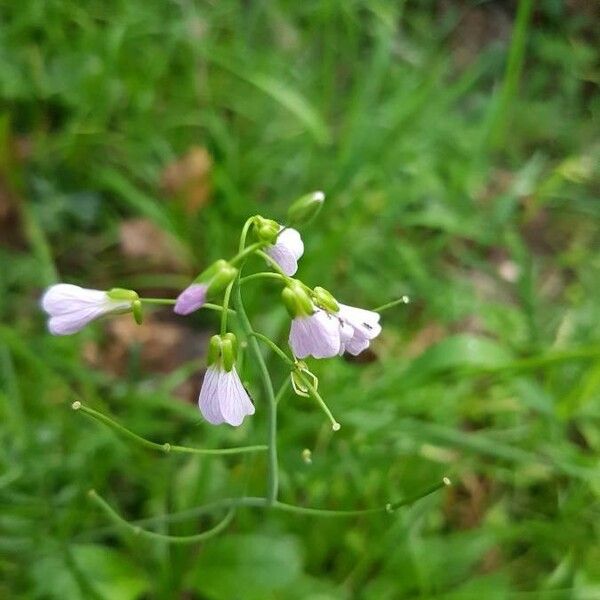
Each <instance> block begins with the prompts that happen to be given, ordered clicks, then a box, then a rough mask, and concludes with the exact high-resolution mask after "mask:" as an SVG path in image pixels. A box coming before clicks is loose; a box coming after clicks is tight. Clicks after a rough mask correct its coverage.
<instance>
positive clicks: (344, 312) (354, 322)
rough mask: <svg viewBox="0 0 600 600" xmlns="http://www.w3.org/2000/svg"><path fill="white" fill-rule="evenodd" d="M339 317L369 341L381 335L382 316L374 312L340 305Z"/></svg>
mask: <svg viewBox="0 0 600 600" xmlns="http://www.w3.org/2000/svg"><path fill="white" fill-rule="evenodd" d="M338 317H339V318H340V319H342V320H343V321H345V322H346V323H349V324H350V325H351V326H352V327H354V329H355V331H359V332H360V334H361V335H362V336H363V337H366V338H367V339H369V340H372V339H375V338H376V337H377V336H378V335H379V334H380V333H381V325H380V324H379V319H380V318H381V315H380V314H379V313H376V312H374V311H372V310H365V309H364V308H357V307H355V306H348V305H346V304H340V311H339V312H338Z"/></svg>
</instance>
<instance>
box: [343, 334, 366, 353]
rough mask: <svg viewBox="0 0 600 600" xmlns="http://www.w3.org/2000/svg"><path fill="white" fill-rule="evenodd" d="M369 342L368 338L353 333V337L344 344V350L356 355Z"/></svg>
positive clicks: (363, 349)
mask: <svg viewBox="0 0 600 600" xmlns="http://www.w3.org/2000/svg"><path fill="white" fill-rule="evenodd" d="M369 344H370V340H369V339H368V338H366V337H362V336H361V335H360V334H356V335H354V337H353V338H352V339H351V340H349V341H348V342H346V343H345V344H344V350H345V351H346V352H348V353H349V354H353V355H354V356H358V355H359V354H360V353H361V352H364V351H365V350H366V349H367V348H368V347H369Z"/></svg>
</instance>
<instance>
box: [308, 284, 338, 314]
mask: <svg viewBox="0 0 600 600" xmlns="http://www.w3.org/2000/svg"><path fill="white" fill-rule="evenodd" d="M313 294H314V299H315V304H317V305H318V306H320V307H321V308H324V309H325V310H326V311H328V312H332V313H336V312H338V311H339V310H340V307H339V304H338V303H337V301H336V299H335V298H334V297H333V295H332V294H331V292H328V291H327V290H326V289H325V288H322V287H318V286H317V287H316V288H315V289H314V290H313Z"/></svg>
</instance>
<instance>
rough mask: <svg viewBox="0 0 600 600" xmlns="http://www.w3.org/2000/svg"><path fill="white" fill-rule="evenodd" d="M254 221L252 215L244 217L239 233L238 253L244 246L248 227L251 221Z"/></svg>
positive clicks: (250, 225)
mask: <svg viewBox="0 0 600 600" xmlns="http://www.w3.org/2000/svg"><path fill="white" fill-rule="evenodd" d="M253 222H254V217H250V218H248V219H246V222H245V223H244V226H243V227H242V233H241V235H240V244H239V246H238V253H240V254H241V253H242V252H243V251H244V248H245V247H246V238H247V237H248V232H249V231H250V227H252V223H253Z"/></svg>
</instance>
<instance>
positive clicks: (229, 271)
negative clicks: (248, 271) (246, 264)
mask: <svg viewBox="0 0 600 600" xmlns="http://www.w3.org/2000/svg"><path fill="white" fill-rule="evenodd" d="M211 269H212V272H211V276H210V278H209V280H208V281H206V283H207V285H208V289H207V291H206V294H207V296H215V295H216V294H218V293H219V292H222V291H223V290H224V289H225V288H226V287H227V286H228V285H229V284H230V283H231V282H232V281H233V280H234V279H235V278H236V277H237V274H238V270H237V269H236V268H235V267H233V266H231V265H230V264H229V263H228V262H227V261H226V260H223V259H220V260H218V261H217V262H216V263H214V265H213V266H212V267H211Z"/></svg>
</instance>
